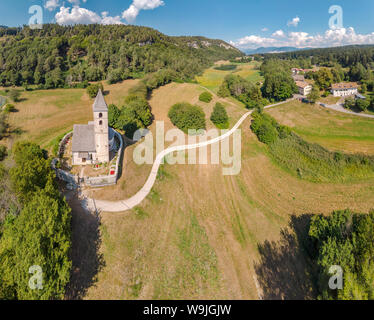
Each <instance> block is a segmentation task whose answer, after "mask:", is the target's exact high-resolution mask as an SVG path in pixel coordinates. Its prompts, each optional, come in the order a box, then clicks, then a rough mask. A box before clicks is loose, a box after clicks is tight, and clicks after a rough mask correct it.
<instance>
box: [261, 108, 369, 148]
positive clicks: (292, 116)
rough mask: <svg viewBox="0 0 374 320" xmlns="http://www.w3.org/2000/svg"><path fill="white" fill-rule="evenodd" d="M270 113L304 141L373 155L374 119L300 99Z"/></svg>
mask: <svg viewBox="0 0 374 320" xmlns="http://www.w3.org/2000/svg"><path fill="white" fill-rule="evenodd" d="M268 112H269V114H270V115H271V116H273V117H274V118H275V119H276V120H277V121H278V122H279V123H281V124H283V125H287V126H289V127H291V128H292V130H293V131H294V132H296V133H297V134H298V135H300V136H301V137H302V138H304V139H305V140H307V141H309V142H314V143H318V144H320V145H322V146H323V147H325V148H327V149H329V150H332V151H344V152H347V153H365V154H371V155H373V154H374V120H373V119H368V118H361V117H358V116H352V115H347V114H344V113H340V112H337V111H333V110H329V109H325V108H323V107H321V106H318V105H311V104H305V103H301V102H298V101H291V102H289V103H287V104H284V105H281V106H279V107H277V108H272V109H270V110H269V111H268Z"/></svg>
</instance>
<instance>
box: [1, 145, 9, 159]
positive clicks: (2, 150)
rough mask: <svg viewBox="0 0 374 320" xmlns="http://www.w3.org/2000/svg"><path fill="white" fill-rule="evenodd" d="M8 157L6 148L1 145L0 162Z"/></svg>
mask: <svg viewBox="0 0 374 320" xmlns="http://www.w3.org/2000/svg"><path fill="white" fill-rule="evenodd" d="M7 155H8V152H7V149H6V147H5V146H1V145H0V161H3V160H4V158H5V157H6V156H7Z"/></svg>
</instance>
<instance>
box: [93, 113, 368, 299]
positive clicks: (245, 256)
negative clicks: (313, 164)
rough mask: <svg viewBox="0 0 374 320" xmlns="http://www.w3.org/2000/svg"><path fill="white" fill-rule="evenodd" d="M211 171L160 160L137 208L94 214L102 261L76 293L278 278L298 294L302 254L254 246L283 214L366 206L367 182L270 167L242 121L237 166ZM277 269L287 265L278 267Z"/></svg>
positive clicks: (234, 287) (194, 287) (245, 288)
mask: <svg viewBox="0 0 374 320" xmlns="http://www.w3.org/2000/svg"><path fill="white" fill-rule="evenodd" d="M221 169H222V168H221V166H213V165H208V166H206V165H200V166H183V165H176V166H170V165H166V166H164V167H163V169H162V171H161V175H160V179H159V180H158V182H157V183H156V185H155V187H154V189H153V191H152V193H151V195H150V196H149V197H148V199H147V200H146V201H145V202H144V203H143V204H142V205H141V206H140V207H138V208H137V209H136V210H133V211H131V212H125V213H119V214H108V213H102V229H101V230H102V247H101V251H100V252H101V253H102V254H103V257H104V260H105V263H106V266H105V267H104V268H103V270H102V271H101V272H100V273H99V274H98V282H97V283H96V286H94V287H91V288H90V289H89V290H88V293H87V296H86V298H87V299H100V298H110V299H133V298H139V299H153V298H155V299H173V298H174V299H178V298H179V299H183V298H185V299H194V298H196V299H204V298H210V299H215V298H217V299H221V298H231V299H258V298H259V297H264V298H267V297H269V296H270V293H271V292H277V290H282V286H284V288H286V287H288V286H291V287H293V288H294V290H295V292H298V291H297V290H298V285H299V284H300V283H303V281H305V278H304V274H302V273H300V274H295V273H296V271H297V270H298V269H299V268H300V269H303V261H302V260H298V261H296V262H295V261H294V260H292V259H291V257H293V256H295V255H296V254H295V255H291V257H282V259H280V258H279V254H278V252H277V251H276V250H269V251H267V252H265V253H262V254H260V253H259V251H258V245H260V244H264V243H265V241H278V240H280V239H281V237H282V235H281V229H282V228H285V227H287V225H288V223H289V220H290V217H291V215H296V216H301V215H304V214H317V213H324V214H329V213H330V212H331V211H332V210H335V209H344V208H347V207H350V208H352V209H354V210H358V211H362V212H367V211H368V210H369V209H370V208H373V207H374V197H373V196H374V187H373V181H368V182H366V183H361V184H350V185H336V184H335V185H334V184H313V183H308V182H305V181H301V180H299V179H297V178H295V177H292V176H290V175H288V174H287V173H285V172H284V171H283V170H281V169H279V167H278V166H276V165H275V164H273V163H272V162H271V161H270V160H269V158H268V157H267V151H266V148H265V146H263V145H261V144H260V143H259V142H258V141H257V139H256V137H254V136H253V134H252V133H251V132H250V130H249V120H248V121H246V122H245V123H244V125H243V159H242V170H241V173H240V174H239V175H238V176H232V177H224V176H223V175H222V170H221ZM129 178H130V177H129ZM130 179H131V178H130ZM279 260H281V261H279ZM260 261H266V263H265V264H262V263H260ZM280 266H282V267H281V268H280ZM283 267H284V268H286V267H287V268H288V269H287V270H291V272H289V273H287V274H281V271H282V270H279V269H282V268H283ZM293 268H296V269H293ZM267 269H271V270H273V272H274V274H275V277H277V276H278V277H281V276H282V277H283V278H282V279H278V281H279V284H278V285H279V287H276V286H274V284H273V283H271V282H270V281H269V279H268V278H266V277H264V276H263V275H264V273H263V272H262V270H267ZM284 270H286V269H284ZM277 272H279V274H277ZM259 283H260V284H261V285H259ZM256 284H257V286H258V288H257V286H256ZM305 295H307V293H305ZM286 298H287V296H286ZM298 298H304V296H302V293H300V295H299V296H298Z"/></svg>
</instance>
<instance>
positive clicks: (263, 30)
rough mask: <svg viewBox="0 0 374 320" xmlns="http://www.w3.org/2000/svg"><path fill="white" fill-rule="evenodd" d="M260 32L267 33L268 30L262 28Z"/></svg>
mask: <svg viewBox="0 0 374 320" xmlns="http://www.w3.org/2000/svg"><path fill="white" fill-rule="evenodd" d="M261 31H262V32H266V31H269V29H268V28H262V29H261Z"/></svg>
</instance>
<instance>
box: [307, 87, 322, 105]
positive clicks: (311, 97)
mask: <svg viewBox="0 0 374 320" xmlns="http://www.w3.org/2000/svg"><path fill="white" fill-rule="evenodd" d="M307 98H308V100H309V102H310V103H316V102H317V100H318V99H319V90H318V88H317V87H316V86H313V89H312V91H311V92H310V93H309V94H308V96H307Z"/></svg>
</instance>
